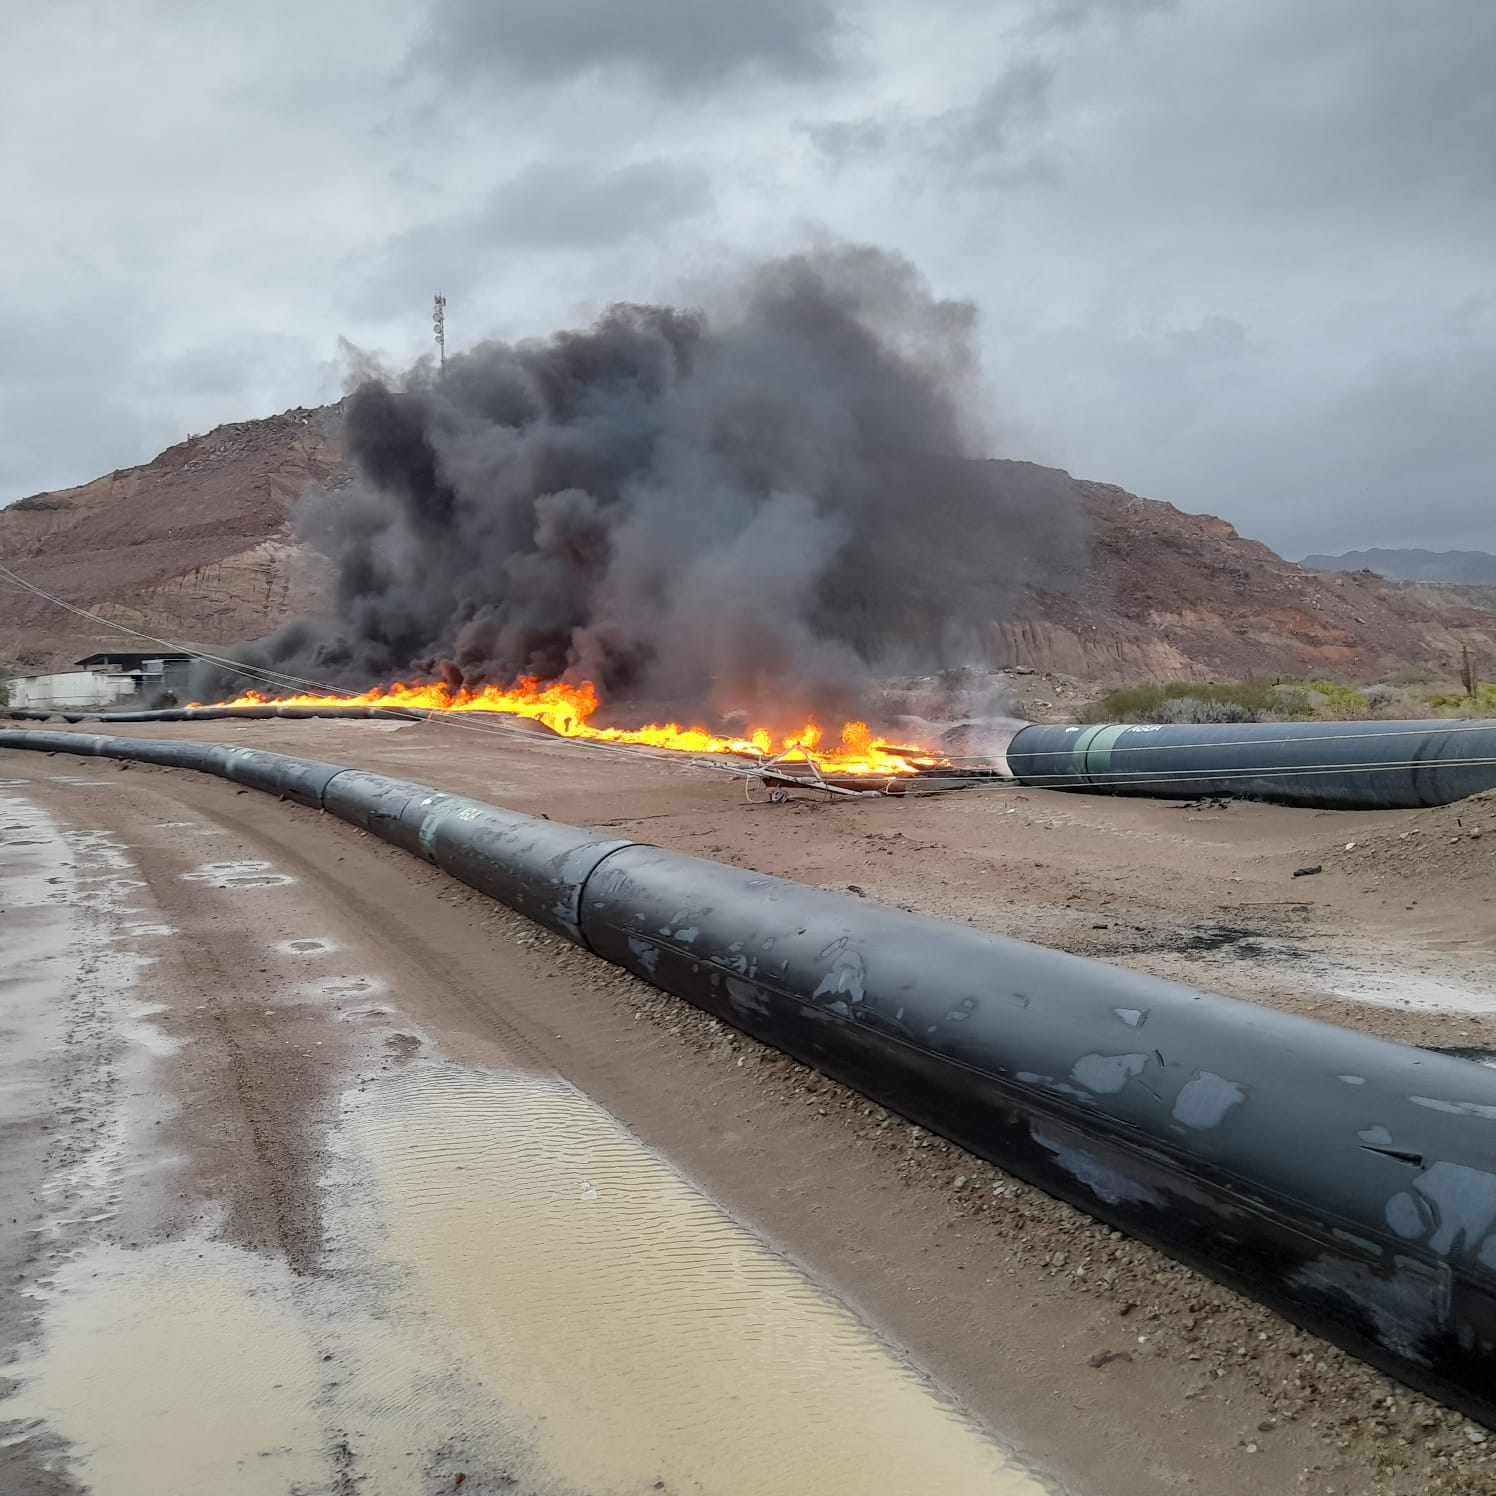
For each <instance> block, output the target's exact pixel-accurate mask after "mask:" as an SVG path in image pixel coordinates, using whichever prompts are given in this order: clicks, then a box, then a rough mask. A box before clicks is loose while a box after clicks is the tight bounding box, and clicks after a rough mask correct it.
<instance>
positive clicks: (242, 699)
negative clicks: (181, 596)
mask: <svg viewBox="0 0 1496 1496" xmlns="http://www.w3.org/2000/svg"><path fill="white" fill-rule="evenodd" d="M194 704H195V705H197V704H200V703H194ZM213 705H215V706H220V707H236V706H309V707H332V706H388V707H407V708H411V709H414V710H417V711H433V712H499V713H502V714H504V715H505V716H510V717H526V718H529V719H530V720H531V721H535V722H543V723H544V724H545V725H546V726H547V727H549V728H550V729H551V731H552V732H554V733H557V734H558V735H559V736H561V737H563V738H582V739H584V740H586V741H587V742H591V743H627V744H636V745H639V746H642V747H648V748H665V749H669V750H671V751H673V752H677V753H728V754H737V755H740V756H743V757H747V758H753V759H758V760H760V761H762V760H767V759H779V760H781V761H782V762H786V763H797V762H798V763H813V764H815V766H816V767H817V768H818V769H819V770H820V771H821V773H822V774H826V775H848V776H857V777H862V776H867V777H877V776H882V775H903V774H914V773H917V772H918V771H919V770H920V769H927V768H934V767H936V766H937V765H940V764H943V763H945V762H946V760H945V759H943V758H942V757H941V756H940V755H939V754H937V753H932V752H930V751H929V750H927V749H923V748H915V747H901V746H899V745H897V744H894V743H889V742H885V741H884V740H883V739H882V738H879V737H875V736H874V734H873V731H872V729H871V728H870V727H869V726H868V725H867V723H866V722H844V723H843V724H842V728H841V734H840V736H839V737H838V738H837V740H836V741H835V742H834V743H826V735H825V733H824V732H823V731H822V729H821V728H820V726H819V725H818V724H817V723H815V722H813V721H812V722H807V723H806V724H805V725H804V726H803V727H802V728H800V730H799V731H798V732H795V733H791V734H789V735H788V736H784V735H778V736H776V735H775V734H773V733H770V732H769V731H767V730H766V729H764V728H755V729H754V730H752V731H751V732H749V733H748V735H747V736H746V737H736V738H734V737H720V736H718V735H717V734H715V733H712V732H708V731H707V730H706V729H705V728H704V727H681V726H680V725H679V724H677V723H675V722H651V723H649V724H648V725H647V726H644V727H594V726H593V725H592V720H591V719H592V718H593V717H594V716H595V715H596V714H597V710H598V707H599V705H600V703H599V701H598V695H597V687H596V686H594V685H593V684H592V682H591V681H582V682H580V683H578V684H575V685H572V684H568V683H567V682H565V681H542V680H538V679H537V678H535V677H534V676H522V677H521V678H520V679H519V680H517V681H515V682H514V684H513V685H511V686H508V687H502V688H501V687H499V686H479V687H476V688H473V687H459V688H457V689H455V690H454V689H453V688H452V687H450V686H446V685H424V686H422V685H407V684H406V683H405V682H404V681H396V682H395V683H394V684H393V685H389V686H375V687H373V688H372V689H371V690H368V691H364V692H362V693H361V694H359V695H357V696H313V695H307V696H275V697H270V696H263V695H261V694H260V693H259V692H258V691H248V692H246V693H245V694H244V695H243V696H236V697H235V698H234V699H233V700H232V701H220V702H215V703H213ZM823 744H824V746H823Z"/></svg>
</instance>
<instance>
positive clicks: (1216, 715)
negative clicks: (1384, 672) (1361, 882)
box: [1080, 680, 1496, 723]
mask: <svg viewBox="0 0 1496 1496" xmlns="http://www.w3.org/2000/svg"><path fill="white" fill-rule="evenodd" d="M1372 689H1373V690H1376V691H1380V692H1384V693H1386V694H1385V697H1381V696H1379V697H1378V698H1377V699H1376V701H1373V699H1372V697H1371V696H1370V695H1369V694H1368V692H1365V691H1360V690H1357V689H1356V687H1354V686H1345V685H1341V684H1340V682H1339V681H1331V680H1286V681H1285V680H1279V681H1266V680H1239V681H1161V682H1150V683H1148V684H1146V685H1137V686H1121V687H1118V688H1117V689H1116V690H1114V691H1108V692H1107V693H1106V694H1105V695H1104V696H1102V697H1101V698H1100V700H1098V701H1094V702H1091V703H1090V704H1089V705H1088V706H1087V707H1086V708H1085V709H1084V710H1083V711H1082V712H1081V714H1080V716H1081V719H1082V720H1083V721H1088V722H1168V723H1196V722H1309V721H1314V720H1316V719H1319V720H1322V721H1323V720H1329V721H1342V720H1347V719H1349V720H1355V719H1357V718H1363V717H1368V716H1371V715H1372V714H1373V711H1374V710H1375V707H1376V706H1377V705H1379V704H1382V703H1383V702H1384V701H1391V700H1392V696H1393V693H1392V692H1391V691H1390V690H1388V688H1386V687H1375V688H1372ZM1468 705H1469V704H1468V703H1466V706H1467V708H1468ZM1491 709H1492V710H1496V701H1493V702H1492V703H1491Z"/></svg>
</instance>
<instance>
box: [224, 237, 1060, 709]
mask: <svg viewBox="0 0 1496 1496" xmlns="http://www.w3.org/2000/svg"><path fill="white" fill-rule="evenodd" d="M974 323H975V314H974V311H973V309H972V307H971V306H970V305H969V304H966V303H961V302H952V301H942V300H938V299H936V298H935V297H933V296H932V295H931V293H930V292H929V290H928V288H927V287H926V285H925V283H924V282H923V280H922V279H921V278H920V276H919V275H918V274H917V272H916V271H915V270H914V269H913V267H912V266H911V265H909V264H908V263H907V262H906V261H904V260H903V259H900V258H898V257H896V256H893V255H889V254H886V253H883V252H880V251H877V250H873V249H868V248H853V247H840V248H834V249H826V250H820V251H817V252H813V253H806V254H800V255H795V256H792V257H790V258H786V259H781V260H776V261H773V262H771V263H768V264H764V265H761V266H759V267H757V268H756V269H754V270H752V271H751V272H749V273H747V274H746V275H745V276H743V277H742V278H741V280H740V281H739V282H738V283H736V284H735V285H734V286H732V287H731V288H730V289H729V290H728V291H726V292H724V293H722V294H721V295H719V296H718V298H717V299H716V301H715V303H714V305H713V307H712V310H711V311H709V312H706V311H679V310H675V309H672V308H669V307H661V306H638V305H619V306H614V307H613V308H611V309H610V310H609V311H608V312H607V313H605V314H604V315H603V316H602V317H601V318H599V320H598V321H597V322H596V323H595V324H594V325H593V326H591V327H589V328H587V329H586V330H584V331H573V332H561V333H557V334H555V335H553V336H551V337H548V338H544V339H537V340H534V341H527V342H520V343H515V344H508V343H499V342H492V343H485V344H483V345H481V346H479V347H477V348H476V349H474V350H473V351H472V352H470V353H466V354H463V355H461V356H459V357H456V358H454V359H452V360H451V361H450V362H449V363H448V364H447V366H446V368H445V370H434V369H432V368H431V367H430V366H429V365H422V366H418V368H417V369H416V370H414V371H412V372H411V373H410V374H409V375H407V376H406V377H405V378H404V379H403V380H402V381H400V382H399V383H398V384H396V383H393V382H390V381H388V380H386V379H381V378H370V379H367V380H366V381H365V382H364V383H362V384H361V385H360V386H359V387H358V388H357V389H356V390H355V391H354V393H353V394H352V395H351V397H350V399H349V401H348V403H347V407H346V440H347V446H348V452H349V455H350V457H351V458H352V460H353V462H354V464H355V466H356V469H357V473H358V479H357V481H356V482H355V483H354V484H353V486H352V487H350V488H345V489H342V490H339V491H335V492H329V493H324V494H321V495H314V496H312V497H310V498H308V499H307V500H306V501H305V502H304V503H303V506H302V510H301V516H300V530H301V535H302V538H303V539H304V540H306V541H307V542H308V543H310V544H311V545H312V546H313V547H315V548H316V549H318V550H320V551H321V552H323V553H324V554H325V555H327V556H328V557H329V558H330V559H331V561H332V564H333V574H334V584H333V590H332V596H331V602H330V617H328V618H327V619H303V620H299V621H297V622H296V623H295V624H292V625H290V626H289V627H287V628H285V629H283V630H281V632H280V633H279V634H278V635H275V636H272V637H271V638H269V639H266V640H262V641H260V642H259V643H258V644H257V645H255V646H251V647H250V648H248V649H247V650H245V651H244V652H243V653H244V657H245V659H246V660H247V661H251V660H252V661H254V662H257V663H261V664H265V665H270V666H273V667H275V668H277V669H281V670H286V671H290V672H294V673H295V674H297V675H301V676H306V677H310V678H313V679H316V680H319V681H328V682H333V683H336V684H340V685H349V686H354V687H359V688H362V687H365V686H368V685H371V684H374V683H378V682H384V681H389V680H392V679H395V678H404V679H414V678H426V679H432V678H440V679H444V680H446V681H448V682H449V683H453V684H456V683H463V684H480V683H490V682H493V683H507V682H508V681H510V680H512V679H514V678H515V677H516V676H519V675H536V676H540V677H543V678H554V677H562V676H564V677H568V678H571V679H581V678H587V679H591V680H593V681H595V682H596V683H597V685H598V687H599V689H600V690H601V692H602V694H603V697H604V700H605V701H610V702H617V701H620V700H624V699H627V700H630V701H633V702H647V703H651V704H653V703H666V704H672V705H674V706H676V707H679V708H682V709H688V708H694V709H696V710H697V711H698V712H702V711H712V712H716V713H718V714H720V713H723V712H727V711H731V710H734V709H746V710H748V711H750V712H751V713H752V714H753V715H754V716H755V717H756V718H758V719H761V720H763V721H766V722H767V723H768V724H769V725H771V726H773V725H778V724H780V723H789V722H792V721H800V720H803V719H804V715H805V713H806V711H807V710H810V709H815V710H818V711H819V712H821V713H822V714H823V715H824V716H826V717H828V718H829V717H834V716H835V715H837V714H838V713H842V712H854V711H855V710H856V709H857V707H858V706H859V704H860V698H861V697H862V695H863V693H864V691H865V689H866V687H867V685H868V682H869V681H870V679H871V677H872V675H873V674H874V673H875V672H883V673H887V672H891V671H903V672H909V671H916V670H921V669H927V668H931V667H935V666H943V665H952V664H965V663H971V662H981V661H983V660H985V659H986V655H987V649H988V640H989V637H990V629H991V625H992V624H993V623H994V622H997V621H1002V620H1004V619H1006V618H1008V617H1009V616H1010V614H1011V610H1012V609H1013V608H1014V606H1015V605H1016V604H1017V603H1018V602H1019V601H1020V600H1021V599H1022V597H1023V596H1024V595H1025V594H1026V593H1028V592H1031V591H1032V589H1033V588H1034V587H1035V586H1038V587H1048V586H1053V585H1055V584H1056V582H1057V580H1059V579H1062V578H1063V577H1064V576H1066V575H1068V574H1070V573H1071V572H1073V571H1074V569H1075V566H1076V563H1077V561H1078V558H1079V546H1080V533H1079V530H1078V528H1077V516H1076V515H1075V514H1074V513H1073V512H1072V509H1071V506H1070V504H1069V501H1068V497H1067V490H1066V489H1065V487H1064V485H1063V481H1062V477H1061V475H1058V474H1052V473H1048V472H1046V470H1043V469H1038V468H1030V467H1027V466H1025V465H1022V464H1008V463H1001V464H995V463H984V462H978V461H974V460H972V459H974V458H975V457H977V456H978V455H979V454H980V452H981V447H982V445H983V438H982V423H981V422H980V421H978V420H976V419H974V415H973V409H972V401H973V395H974V392H975V390H976V384H977V381H976V368H975V359H974V356H973V348H972V339H973V333H974ZM222 684H223V685H227V683H226V682H224V683H222ZM227 688H228V689H230V690H233V689H238V687H237V686H227ZM219 694H221V691H220V692H219Z"/></svg>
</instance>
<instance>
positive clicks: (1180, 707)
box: [1152, 696, 1262, 723]
mask: <svg viewBox="0 0 1496 1496" xmlns="http://www.w3.org/2000/svg"><path fill="white" fill-rule="evenodd" d="M1152 720H1153V721H1155V722H1180V723H1198V722H1259V721H1261V720H1262V719H1261V717H1259V716H1258V715H1257V713H1255V712H1253V711H1251V710H1249V709H1248V708H1247V707H1244V706H1243V705H1242V704H1241V703H1240V702H1237V701H1205V700H1202V699H1201V698H1200V697H1198V696H1170V697H1169V698H1168V700H1166V701H1162V702H1160V703H1159V706H1158V710H1157V711H1156V712H1155V713H1154V715H1153V719H1152Z"/></svg>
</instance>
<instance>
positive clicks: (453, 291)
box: [358, 161, 712, 310]
mask: <svg viewBox="0 0 1496 1496" xmlns="http://www.w3.org/2000/svg"><path fill="white" fill-rule="evenodd" d="M711 203H712V192H711V183H710V181H709V179H708V177H707V174H706V173H705V172H704V171H702V170H700V169H699V168H695V167H690V166H683V165H675V164H672V163H670V162H666V161H641V162H634V163H631V164H629V165H624V166H617V167H612V168H607V167H599V166H594V165H591V164H589V163H587V162H585V161H550V162H537V163H535V164H534V165H532V166H529V167H527V168H526V169H525V170H523V171H521V172H520V173H519V175H518V176H516V177H514V178H513V179H512V180H510V181H508V182H505V183H504V184H503V185H502V186H500V187H498V188H496V189H495V190H494V191H493V192H491V193H490V194H489V195H488V197H487V198H486V199H485V200H484V201H483V202H482V203H481V204H480V205H479V206H478V207H477V208H476V209H475V210H474V211H472V212H470V213H463V214H458V215H454V216H453V217H451V218H446V219H441V220H438V221H436V222H433V223H428V224H422V225H420V226H419V227H416V228H411V229H407V230H405V231H404V232H402V233H400V234H398V235H397V236H395V238H394V239H393V240H391V241H390V243H389V244H388V245H387V246H386V247H385V249H384V250H383V252H382V253H381V255H380V256H379V257H378V259H379V268H378V270H377V271H376V272H375V274H374V275H373V276H372V277H371V278H370V279H369V280H367V281H365V282H364V283H363V284H362V285H361V286H360V289H359V293H358V294H359V298H360V300H359V304H360V305H362V306H363V307H364V308H365V309H366V310H372V309H373V308H375V307H377V306H379V305H387V304H389V303H391V302H400V303H406V304H412V305H413V304H416V303H417V302H418V301H419V298H420V297H422V296H424V295H429V288H430V287H431V286H436V285H440V286H441V287H442V288H443V290H445V291H446V293H447V294H448V295H449V296H451V295H458V296H461V295H465V294H467V293H468V292H470V291H471V290H472V288H473V287H474V285H475V284H477V283H480V282H482V281H483V279H484V278H485V277H486V276H489V275H491V274H493V271H494V266H495V262H496V260H498V259H499V258H500V257H501V256H506V257H511V258H512V256H513V255H514V254H515V253H516V252H518V253H521V254H527V255H536V254H549V253H572V254H581V253H586V252H588V251H592V250H599V249H604V248H607V249H616V248H618V247H619V246H622V245H626V244H628V243H629V242H630V241H632V240H637V239H653V240H656V241H658V240H660V239H662V238H663V237H664V236H665V235H667V234H669V233H670V232H671V231H673V230H675V229H676V228H677V227H678V226H679V225H680V224H681V223H682V222H683V221H685V220H688V219H692V218H696V217H698V216H700V215H701V214H704V213H706V212H707V211H708V210H709V209H710V207H711Z"/></svg>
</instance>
